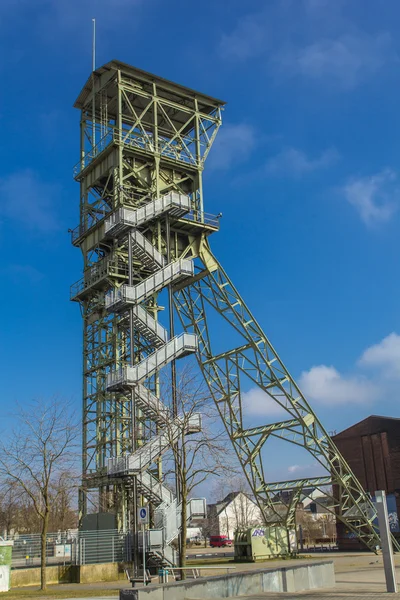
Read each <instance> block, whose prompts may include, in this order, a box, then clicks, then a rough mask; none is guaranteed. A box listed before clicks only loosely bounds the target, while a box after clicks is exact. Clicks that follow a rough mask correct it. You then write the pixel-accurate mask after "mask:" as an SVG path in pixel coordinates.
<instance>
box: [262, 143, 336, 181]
mask: <svg viewBox="0 0 400 600" xmlns="http://www.w3.org/2000/svg"><path fill="white" fill-rule="evenodd" d="M338 158H339V153H338V152H337V151H336V150H335V149H334V148H328V149H327V150H325V151H324V152H322V154H321V155H320V156H318V157H315V158H310V157H308V156H307V154H305V152H303V151H302V150H298V149H297V148H286V149H285V150H282V152H280V153H279V154H277V155H276V156H274V157H272V158H270V159H269V160H268V162H267V165H266V169H267V172H268V173H270V174H272V175H285V176H286V175H294V176H299V175H303V174H305V173H310V172H312V171H317V170H318V169H324V168H326V167H329V166H330V165H332V164H333V163H335V162H336V161H337V160H338Z"/></svg>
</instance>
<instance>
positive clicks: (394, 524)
mask: <svg viewBox="0 0 400 600" xmlns="http://www.w3.org/2000/svg"><path fill="white" fill-rule="evenodd" d="M388 519H389V527H390V531H398V530H399V517H398V516H397V513H396V512H390V513H389V514H388Z"/></svg>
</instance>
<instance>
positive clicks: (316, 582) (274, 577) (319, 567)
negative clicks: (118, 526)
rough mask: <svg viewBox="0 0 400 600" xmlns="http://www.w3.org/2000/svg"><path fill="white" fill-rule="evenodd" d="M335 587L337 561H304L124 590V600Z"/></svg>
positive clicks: (176, 599) (183, 598)
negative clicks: (334, 563)
mask: <svg viewBox="0 0 400 600" xmlns="http://www.w3.org/2000/svg"><path fill="white" fill-rule="evenodd" d="M334 585H335V572H334V569H333V561H318V562H302V563H301V564H299V565H290V566H288V567H281V568H275V569H274V568H268V569H257V570H254V571H253V570H252V571H244V572H241V573H232V574H228V575H222V576H221V575H218V576H216V577H204V578H200V579H195V580H191V581H179V582H175V583H168V584H165V585H154V586H153V585H151V586H148V587H147V588H142V589H141V588H139V589H130V590H121V591H120V600H186V599H190V598H204V599H208V598H231V597H232V596H242V595H245V594H258V593H262V592H299V591H301V590H310V589H316V588H324V587H325V588H327V587H332V586H334Z"/></svg>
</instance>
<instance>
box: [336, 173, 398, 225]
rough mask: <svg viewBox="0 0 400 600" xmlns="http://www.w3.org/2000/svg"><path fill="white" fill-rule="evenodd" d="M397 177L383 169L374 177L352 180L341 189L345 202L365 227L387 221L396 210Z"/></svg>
mask: <svg viewBox="0 0 400 600" xmlns="http://www.w3.org/2000/svg"><path fill="white" fill-rule="evenodd" d="M396 180H397V175H396V173H395V172H394V171H392V170H391V169H385V170H383V171H381V172H380V173H377V174H376V175H370V176H368V177H359V178H353V179H351V180H349V181H348V183H347V184H346V185H345V186H344V187H343V189H342V191H343V194H344V196H345V198H346V200H347V202H349V203H350V204H351V205H352V206H354V208H355V209H356V210H357V211H358V213H359V215H360V217H361V219H362V221H364V223H365V224H366V225H374V224H376V223H379V222H385V221H388V220H389V219H390V218H391V217H392V216H393V214H394V213H395V212H396V211H397V209H398V201H399V189H398V187H397V186H396Z"/></svg>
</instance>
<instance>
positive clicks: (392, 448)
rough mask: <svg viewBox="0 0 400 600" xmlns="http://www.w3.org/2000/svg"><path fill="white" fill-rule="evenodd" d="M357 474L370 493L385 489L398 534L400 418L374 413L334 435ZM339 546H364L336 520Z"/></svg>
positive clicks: (394, 527)
mask: <svg viewBox="0 0 400 600" xmlns="http://www.w3.org/2000/svg"><path fill="white" fill-rule="evenodd" d="M332 439H333V441H334V443H335V444H336V446H337V448H338V449H339V451H340V453H341V454H342V455H343V457H344V459H345V460H346V461H347V462H348V463H349V465H350V468H351V469H352V471H353V473H354V475H355V476H356V477H357V479H358V480H359V481H360V483H361V485H362V486H363V487H364V489H365V490H366V491H367V492H370V494H371V496H374V495H375V492H376V491H377V490H385V492H386V495H387V497H388V512H389V519H391V529H392V532H393V533H394V534H395V535H397V536H399V533H398V530H399V527H398V516H397V515H398V514H399V513H400V497H399V494H400V419H397V418H393V417H380V416H378V415H371V416H370V417H367V418H366V419H364V420H363V421H360V422H359V423H356V424H355V425H352V426H351V427H349V428H348V429H345V430H344V431H341V432H340V433H338V434H337V435H335V436H333V438H332ZM337 539H338V546H339V549H340V550H350V549H354V550H359V549H364V548H363V547H362V546H361V545H360V543H359V541H358V540H357V539H355V538H354V536H353V535H352V534H351V532H349V531H348V530H347V528H346V527H345V526H344V525H343V524H342V523H340V522H339V521H338V522H337Z"/></svg>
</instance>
